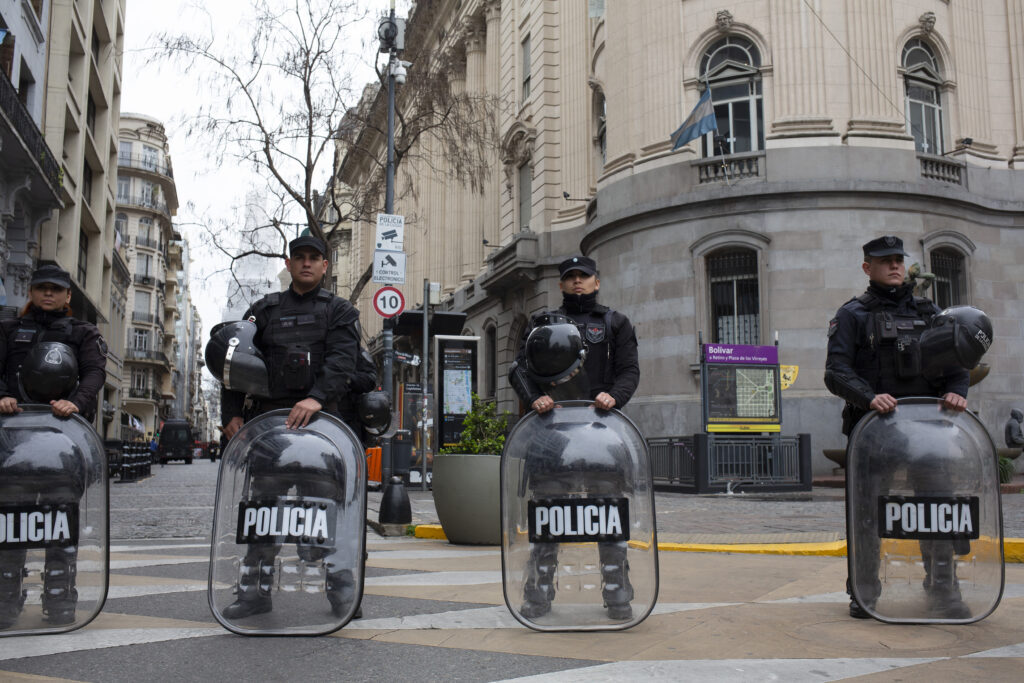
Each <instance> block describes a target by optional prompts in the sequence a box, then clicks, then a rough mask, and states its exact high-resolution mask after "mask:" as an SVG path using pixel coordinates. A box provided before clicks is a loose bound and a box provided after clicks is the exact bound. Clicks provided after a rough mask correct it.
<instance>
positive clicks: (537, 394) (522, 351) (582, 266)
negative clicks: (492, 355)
mask: <svg viewBox="0 0 1024 683" xmlns="http://www.w3.org/2000/svg"><path fill="white" fill-rule="evenodd" d="M558 273H559V275H560V276H561V279H560V282H559V287H560V288H561V290H562V306H561V308H559V309H558V312H559V313H561V314H563V315H565V316H567V317H568V318H569V319H570V320H571V321H572V322H574V323H575V325H576V327H577V328H578V329H579V331H580V335H581V336H582V337H583V340H584V344H585V346H586V357H585V359H584V361H583V370H584V371H583V372H582V373H580V374H579V376H578V377H575V378H573V379H572V381H571V382H567V383H566V385H565V386H572V387H573V389H571V390H570V391H579V393H580V394H582V395H579V396H572V398H589V399H590V400H592V401H594V403H595V405H596V406H597V407H598V408H601V409H604V410H611V409H612V408H622V407H624V406H625V405H626V403H627V402H628V401H629V399H630V398H631V397H632V396H633V392H635V391H636V387H637V384H638V383H639V381H640V363H639V359H638V355H637V340H636V332H635V331H634V330H633V325H632V324H631V323H630V322H629V318H627V317H626V316H625V315H623V314H622V313H619V312H618V311H613V310H611V309H610V308H608V307H607V306H603V305H601V304H599V303H597V292H598V290H599V289H600V288H601V281H600V279H599V278H598V271H597V263H595V262H594V260H593V259H591V258H588V257H586V256H573V257H571V258H568V259H566V260H565V261H562V263H561V264H559V266H558ZM550 317H551V316H550V315H548V314H541V315H539V316H534V317H533V318H532V319H531V321H530V325H529V326H528V327H527V329H526V333H525V334H524V335H523V339H522V342H521V343H520V345H519V352H518V354H517V357H516V362H515V363H514V364H513V365H512V369H511V371H510V372H509V381H510V382H511V384H512V388H513V389H515V391H516V393H517V394H518V395H519V398H520V400H521V401H522V402H523V403H524V404H526V405H529V406H530V407H531V408H532V409H533V410H535V411H536V412H537V413H540V414H543V413H546V412H548V411H550V410H552V409H553V408H554V407H555V402H556V399H555V398H553V397H552V396H551V395H550V393H558V394H559V396H558V398H559V399H561V398H565V395H564V390H561V388H560V387H559V388H558V389H556V388H554V387H542V386H540V385H538V383H537V381H536V377H535V376H534V375H532V374H531V372H530V371H529V367H530V362H529V360H528V358H527V356H528V349H527V339H528V337H529V336H530V332H531V331H533V329H534V328H535V327H537V325H538V324H540V323H541V322H544V321H545V320H548V319H550ZM581 378H585V380H584V382H585V383H586V385H587V386H582V387H580V386H579V384H580V381H579V380H580V379H581ZM567 379H568V378H567ZM549 392H550V393H549ZM552 456H553V459H554V460H557V457H555V456H556V454H552ZM609 476H610V477H612V478H613V479H614V476H615V475H614V474H613V473H609ZM544 488H545V487H544V484H539V485H537V486H535V489H536V490H538V491H539V490H542V489H544ZM551 490H552V492H553V493H554V492H557V491H559V490H560V489H559V486H558V484H557V482H554V481H553V482H552V488H551ZM598 554H599V556H600V562H601V574H602V581H603V588H602V594H603V597H604V601H605V607H606V609H607V611H608V615H609V616H610V617H611V618H612V619H629V618H631V617H632V615H633V612H632V608H631V607H630V601H631V600H632V599H633V588H632V586H631V584H630V582H629V567H628V565H627V562H626V547H625V543H598ZM557 566H558V544H556V543H534V544H533V546H532V548H531V551H530V561H529V568H528V576H527V580H526V585H525V586H524V590H523V593H524V595H523V605H522V607H521V608H520V613H521V614H522V615H523V616H525V617H527V618H531V619H532V618H536V617H540V616H543V615H544V614H546V613H547V612H549V611H550V609H551V601H552V599H553V598H554V594H555V571H556V569H557Z"/></svg>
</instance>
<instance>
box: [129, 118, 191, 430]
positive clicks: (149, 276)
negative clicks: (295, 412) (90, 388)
mask: <svg viewBox="0 0 1024 683" xmlns="http://www.w3.org/2000/svg"><path fill="white" fill-rule="evenodd" d="M117 162H118V175H117V214H116V216H115V222H116V225H117V230H118V233H119V234H120V235H122V236H123V240H124V243H125V244H126V258H127V261H128V270H129V272H130V274H131V281H130V285H129V286H128V289H127V306H126V312H125V319H126V321H127V323H126V325H125V327H126V329H125V330H124V331H123V335H124V338H125V356H124V359H125V360H124V372H123V376H122V384H123V395H124V402H123V410H124V413H125V414H126V415H129V416H131V417H134V418H135V420H137V421H138V422H141V423H142V425H143V426H144V429H145V431H146V432H147V433H152V434H155V433H156V432H158V431H159V429H160V422H161V420H163V419H165V418H167V417H171V416H172V412H173V411H172V407H173V406H174V404H175V399H176V396H177V394H176V391H177V387H176V383H175V381H174V379H175V377H174V376H175V365H176V362H177V360H176V359H177V343H178V326H177V322H178V318H179V317H180V315H181V312H180V308H179V305H178V304H179V301H178V294H179V290H180V288H181V285H182V284H183V283H180V282H179V281H178V277H177V274H178V271H179V269H181V263H182V248H183V247H182V242H181V235H179V234H178V233H177V232H175V229H174V225H173V224H172V222H171V218H172V216H174V215H175V214H176V213H177V210H178V193H177V189H176V185H175V183H174V166H173V165H172V163H171V156H170V150H169V147H168V144H167V134H166V131H165V130H164V126H163V124H162V123H161V122H160V121H158V120H156V119H153V118H151V117H149V116H144V115H142V114H129V113H123V114H122V115H121V130H120V135H119V136H118V147H117ZM125 423H127V424H131V423H133V420H131V418H127V419H126V420H125Z"/></svg>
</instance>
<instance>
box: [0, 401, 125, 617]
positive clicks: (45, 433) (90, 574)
mask: <svg viewBox="0 0 1024 683" xmlns="http://www.w3.org/2000/svg"><path fill="white" fill-rule="evenodd" d="M21 408H22V409H23V412H21V413H17V414H14V415H0V636H14V635H30V634H42V633H66V632H68V631H73V630H75V629H77V628H81V627H82V626H85V625H86V624H88V623H89V622H90V621H92V620H93V619H94V618H95V617H96V615H97V614H99V612H100V610H101V609H102V608H103V603H104V601H105V600H106V598H107V581H108V571H109V517H108V512H109V507H108V503H107V463H106V455H105V451H104V448H103V442H102V441H101V440H100V438H99V436H98V435H97V434H96V432H95V430H94V429H93V428H92V425H90V424H89V423H88V422H86V421H85V420H84V419H83V418H82V417H80V416H78V415H72V416H71V417H69V418H59V417H56V416H54V415H53V411H52V409H51V408H50V406H44V405H25V404H22V406H21Z"/></svg>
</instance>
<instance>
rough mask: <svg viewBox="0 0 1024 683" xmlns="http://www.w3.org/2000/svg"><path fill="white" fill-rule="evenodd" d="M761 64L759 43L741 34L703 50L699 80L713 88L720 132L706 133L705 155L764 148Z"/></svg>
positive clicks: (712, 94)
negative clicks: (705, 50)
mask: <svg viewBox="0 0 1024 683" xmlns="http://www.w3.org/2000/svg"><path fill="white" fill-rule="evenodd" d="M760 67H761V53H760V51H759V50H758V49H757V46H756V45H754V44H753V43H752V42H751V41H749V40H747V39H746V38H743V37H741V36H728V37H726V38H723V39H722V40H720V41H718V42H717V43H715V44H714V45H712V46H711V47H709V48H708V50H707V52H705V53H704V56H703V57H702V58H701V62H700V80H701V81H703V82H704V83H705V84H706V86H707V87H709V88H711V103H712V104H713V105H714V108H715V118H716V119H717V122H718V132H717V133H715V132H711V133H708V134H706V135H705V136H704V138H703V140H702V141H701V154H702V155H703V156H705V157H710V156H716V155H719V154H740V153H743V152H754V151H757V150H761V149H764V109H763V106H762V97H761V95H762V93H761V71H760ZM716 137H717V138H718V142H717V143H716V140H715V138H716Z"/></svg>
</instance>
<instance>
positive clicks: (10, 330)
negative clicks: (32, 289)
mask: <svg viewBox="0 0 1024 683" xmlns="http://www.w3.org/2000/svg"><path fill="white" fill-rule="evenodd" d="M4 334H5V336H6V337H7V360H6V365H5V368H4V369H5V374H6V376H5V377H4V381H5V382H7V387H8V390H10V391H12V392H15V391H17V390H18V370H20V369H21V363H22V361H24V360H25V356H27V355H28V352H29V349H31V348H32V347H33V346H34V345H35V344H36V343H38V342H44V341H53V342H61V343H62V344H67V345H68V346H70V347H71V348H72V349H73V350H74V351H75V352H76V353H77V351H78V348H77V347H76V346H75V345H74V344H73V343H72V341H71V318H66V317H64V318H57V319H56V320H54V321H53V322H51V323H50V324H49V325H45V324H44V323H41V322H39V321H38V320H35V319H34V318H32V317H30V316H23V317H21V318H18V319H16V320H11V321H7V322H6V323H5V325H4ZM20 398H21V399H24V398H25V397H24V396H21V397H20Z"/></svg>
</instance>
